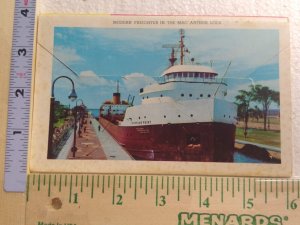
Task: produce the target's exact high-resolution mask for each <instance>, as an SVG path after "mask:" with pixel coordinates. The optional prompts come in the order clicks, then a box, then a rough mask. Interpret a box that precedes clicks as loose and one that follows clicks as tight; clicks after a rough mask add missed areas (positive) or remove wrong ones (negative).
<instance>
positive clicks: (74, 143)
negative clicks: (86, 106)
mask: <svg viewBox="0 0 300 225" xmlns="http://www.w3.org/2000/svg"><path fill="white" fill-rule="evenodd" d="M78 101H81V104H82V105H83V101H82V99H77V101H76V106H75V109H74V142H73V146H72V148H71V151H72V153H73V158H75V153H76V151H77V147H76V131H77V102H78ZM79 123H80V120H79ZM79 130H80V124H79Z"/></svg>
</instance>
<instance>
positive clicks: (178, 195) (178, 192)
mask: <svg viewBox="0 0 300 225" xmlns="http://www.w3.org/2000/svg"><path fill="white" fill-rule="evenodd" d="M179 200H180V176H178V177H177V201H179Z"/></svg>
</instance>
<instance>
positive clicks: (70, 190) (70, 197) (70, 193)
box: [69, 175, 73, 203]
mask: <svg viewBox="0 0 300 225" xmlns="http://www.w3.org/2000/svg"><path fill="white" fill-rule="evenodd" d="M70 179H71V181H70V189H69V203H71V202H72V183H73V182H72V179H73V176H72V175H71V178H70Z"/></svg>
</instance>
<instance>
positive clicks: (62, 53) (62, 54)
mask: <svg viewBox="0 0 300 225" xmlns="http://www.w3.org/2000/svg"><path fill="white" fill-rule="evenodd" d="M54 55H55V56H56V57H57V58H59V59H60V60H61V61H62V62H64V63H75V62H76V63H77V62H79V61H84V59H83V58H82V57H81V56H80V55H78V54H77V51H76V49H74V48H70V47H64V46H56V47H55V48H54Z"/></svg>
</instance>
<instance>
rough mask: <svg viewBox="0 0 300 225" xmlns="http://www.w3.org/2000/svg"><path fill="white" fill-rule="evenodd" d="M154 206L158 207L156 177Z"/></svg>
mask: <svg viewBox="0 0 300 225" xmlns="http://www.w3.org/2000/svg"><path fill="white" fill-rule="evenodd" d="M155 205H156V206H158V176H157V177H156V187H155Z"/></svg>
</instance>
